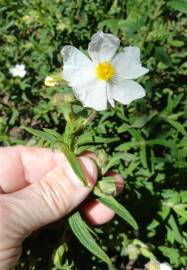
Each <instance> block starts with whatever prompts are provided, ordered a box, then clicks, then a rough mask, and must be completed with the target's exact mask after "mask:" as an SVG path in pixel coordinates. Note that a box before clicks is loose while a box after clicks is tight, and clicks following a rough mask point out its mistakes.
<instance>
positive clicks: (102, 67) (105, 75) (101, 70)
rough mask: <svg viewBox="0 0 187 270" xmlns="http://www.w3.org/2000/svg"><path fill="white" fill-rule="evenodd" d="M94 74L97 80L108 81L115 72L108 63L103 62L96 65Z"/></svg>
mask: <svg viewBox="0 0 187 270" xmlns="http://www.w3.org/2000/svg"><path fill="white" fill-rule="evenodd" d="M95 72H96V76H97V78H98V79H99V80H105V81H108V80H110V79H112V77H113V76H114V75H115V73H116V70H115V68H114V66H112V65H111V64H110V63H109V62H103V63H100V64H99V65H97V67H96V70H95Z"/></svg>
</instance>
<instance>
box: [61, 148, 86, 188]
mask: <svg viewBox="0 0 187 270" xmlns="http://www.w3.org/2000/svg"><path fill="white" fill-rule="evenodd" d="M60 148H61V151H62V152H63V153H64V155H65V156H66V158H67V160H68V161H69V163H70V165H71V167H72V169H73V170H74V172H75V174H76V175H77V176H78V177H79V179H80V180H81V181H82V182H83V184H84V185H85V186H88V183H87V179H86V177H85V175H84V172H83V170H82V167H81V164H80V161H79V159H78V158H77V156H76V155H75V154H74V153H73V152H72V151H71V150H70V149H69V147H68V146H67V145H66V144H65V143H61V144H60Z"/></svg>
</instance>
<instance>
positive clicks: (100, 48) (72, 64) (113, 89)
mask: <svg viewBox="0 0 187 270" xmlns="http://www.w3.org/2000/svg"><path fill="white" fill-rule="evenodd" d="M119 44H120V40H119V39H118V38H117V37H115V36H113V35H111V34H105V33H103V32H98V33H96V34H94V35H93V37H92V39H91V42H90V43H89V46H88V54H89V56H90V58H91V59H89V58H88V57H87V56H86V55H84V54H83V53H82V52H81V51H79V50H78V49H76V48H75V47H73V46H65V47H64V48H63V49H62V52H61V53H62V55H63V62H64V66H63V74H62V75H63V79H64V80H66V81H67V82H68V83H69V85H70V86H71V87H72V88H73V90H74V92H75V95H76V96H77V98H78V99H79V100H80V101H81V102H82V103H83V105H84V106H85V107H90V108H93V109H95V110H97V111H101V110H105V109H106V108H107V104H108V102H109V103H110V104H111V105H112V106H113V107H114V106H115V103H114V100H116V101H119V102H121V103H122V104H126V105H127V104H129V103H130V102H131V101H133V100H135V99H138V98H142V97H143V96H145V90H144V89H143V87H142V86H141V85H140V84H138V83H137V82H135V81H133V79H137V78H138V77H140V76H142V75H144V74H146V73H147V72H148V69H147V68H144V67H142V65H141V62H140V49H139V48H138V47H132V46H129V47H126V48H124V50H123V51H122V52H120V53H118V54H116V51H117V49H118V47H119ZM115 54H116V55H115Z"/></svg>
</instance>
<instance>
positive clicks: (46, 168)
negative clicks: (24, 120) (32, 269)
mask: <svg viewBox="0 0 187 270" xmlns="http://www.w3.org/2000/svg"><path fill="white" fill-rule="evenodd" d="M93 158H94V155H93V154H92V153H87V154H84V155H82V156H81V157H80V158H79V159H80V162H81V166H82V168H83V170H84V173H85V176H86V178H87V180H88V182H89V188H86V187H84V186H83V185H82V184H81V182H80V180H79V179H78V178H77V177H76V175H75V174H74V172H73V170H72V169H71V166H70V165H69V163H68V162H67V160H66V158H65V156H64V155H63V154H62V153H61V152H59V151H54V152H53V151H51V150H49V149H46V148H35V147H24V146H16V147H2V148H0V270H1V269H2V270H9V269H12V267H14V266H15V264H16V262H17V260H18V258H19V256H20V255H21V247H22V243H23V241H24V239H25V238H26V237H27V236H28V235H30V234H31V233H32V232H33V231H35V230H37V229H39V228H41V227H43V226H44V225H47V224H50V223H52V222H54V221H57V220H59V219H61V218H63V217H64V216H65V215H67V214H68V213H69V212H71V210H73V209H74V208H76V207H78V206H79V204H81V203H82V202H83V201H84V200H85V199H86V197H87V196H88V195H89V193H90V192H91V190H92V187H93V186H94V185H95V183H96V181H97V177H98V173H97V168H96V165H95V163H94V161H93ZM113 175H114V177H115V179H116V186H117V190H118V192H121V190H122V189H123V179H122V177H121V176H120V175H118V174H114V173H113ZM83 211H84V214H85V217H86V218H87V220H88V221H89V222H91V223H93V224H96V225H97V224H104V223H106V222H107V221H109V220H111V219H112V218H113V216H114V212H113V211H112V210H111V209H109V208H107V207H106V206H104V205H103V204H101V203H98V202H96V201H95V200H92V201H89V202H88V203H85V206H84V209H83Z"/></svg>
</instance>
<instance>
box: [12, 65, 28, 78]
mask: <svg viewBox="0 0 187 270" xmlns="http://www.w3.org/2000/svg"><path fill="white" fill-rule="evenodd" d="M9 71H10V74H11V75H12V76H13V77H20V78H23V77H25V75H26V73H27V72H26V69H25V65H24V64H16V65H15V66H14V67H11V68H10V69H9Z"/></svg>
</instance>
